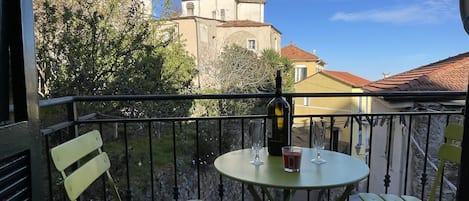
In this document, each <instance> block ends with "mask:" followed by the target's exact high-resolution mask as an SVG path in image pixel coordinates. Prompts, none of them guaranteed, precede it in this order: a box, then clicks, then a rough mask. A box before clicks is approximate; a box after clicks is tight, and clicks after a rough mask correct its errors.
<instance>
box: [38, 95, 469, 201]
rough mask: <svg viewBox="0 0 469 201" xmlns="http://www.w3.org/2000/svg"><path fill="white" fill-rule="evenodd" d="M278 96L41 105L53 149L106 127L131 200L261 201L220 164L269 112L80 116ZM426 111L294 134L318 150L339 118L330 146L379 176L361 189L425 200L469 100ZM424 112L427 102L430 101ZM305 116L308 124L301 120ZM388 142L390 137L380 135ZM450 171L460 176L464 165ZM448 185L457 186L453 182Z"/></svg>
mask: <svg viewBox="0 0 469 201" xmlns="http://www.w3.org/2000/svg"><path fill="white" fill-rule="evenodd" d="M284 96H285V97H286V98H287V100H288V101H289V102H290V103H293V102H294V101H293V100H294V99H296V98H303V97H309V98H311V99H312V100H316V99H319V98H332V99H334V98H344V97H345V98H354V97H372V98H374V99H380V100H387V101H391V102H392V101H396V100H400V101H403V100H417V101H418V102H420V103H422V102H428V101H433V102H435V101H449V100H464V98H465V93H464V92H398V93H294V94H293V93H292V94H284ZM272 97H273V94H230V95H228V94H221V95H219V94H211V95H139V96H132V95H125V96H78V97H64V98H59V99H52V100H46V101H42V102H41V103H40V106H41V112H42V111H45V112H44V114H46V115H47V116H48V117H47V118H46V117H44V119H47V121H50V122H53V123H50V124H49V125H43V129H42V130H41V132H42V134H43V136H44V146H45V150H49V149H50V148H51V147H53V146H55V145H57V144H60V143H62V142H64V141H66V140H67V139H70V138H73V137H75V136H76V135H79V134H80V133H84V132H86V131H88V130H91V129H98V130H100V131H101V133H102V135H103V139H104V149H105V150H106V151H107V152H108V153H109V154H110V158H111V168H112V169H111V173H112V174H113V176H114V177H115V178H116V180H117V183H118V185H119V189H120V191H121V193H122V195H123V196H122V197H124V198H126V199H127V200H187V199H189V198H202V199H204V200H251V197H250V195H249V194H248V193H246V192H247V191H246V189H245V186H244V185H242V184H240V183H238V182H234V181H231V180H229V179H226V178H223V177H222V176H221V175H219V174H218V173H217V172H216V171H215V170H214V168H213V165H212V163H213V160H214V159H215V158H216V157H217V156H219V155H221V154H223V153H226V152H228V151H231V150H235V149H240V148H245V147H248V146H249V140H247V138H246V135H247V121H248V120H249V119H253V118H266V115H265V113H264V114H262V113H261V114H250V115H234V116H233V115H230V116H207V117H190V116H184V117H164V116H161V117H146V118H125V117H118V116H109V115H105V114H102V113H101V112H100V111H94V113H90V114H88V113H86V114H80V112H81V109H80V107H82V106H83V105H85V104H96V103H98V104H99V103H103V102H126V101H141V102H158V101H181V100H248V99H261V100H264V101H266V100H267V99H270V98H272ZM370 103H371V102H370ZM426 107H427V110H422V111H409V110H407V111H379V112H373V111H372V110H371V109H370V110H368V111H363V110H358V111H355V112H350V113H348V112H345V113H344V112H342V113H337V112H334V113H330V112H327V113H314V114H312V113H311V114H295V115H293V116H292V118H293V122H295V124H294V125H293V131H292V136H291V139H292V144H295V145H299V146H307V147H311V143H310V139H311V135H312V133H311V130H310V129H309V125H310V124H309V123H310V122H311V121H313V120H314V119H317V118H322V119H324V120H326V121H327V122H329V123H330V127H329V128H330V130H329V132H328V135H327V138H328V142H329V143H328V146H327V147H328V149H331V150H335V151H340V152H344V153H347V154H351V155H354V156H355V157H358V158H361V159H362V160H364V161H365V162H366V163H367V164H368V165H369V167H370V176H369V177H368V179H367V180H365V181H363V182H361V183H360V184H359V185H357V189H356V192H365V191H372V192H378V193H379V192H386V193H388V192H389V193H398V194H413V195H416V196H418V197H424V196H425V195H426V194H427V193H428V191H429V190H428V189H429V188H430V184H431V183H430V184H429V180H431V179H432V178H433V176H430V175H432V174H433V173H432V172H433V171H432V168H430V167H432V165H431V164H434V163H435V161H436V158H435V155H434V151H435V150H434V147H432V146H433V145H434V144H435V143H437V141H438V140H441V139H440V138H441V137H435V136H437V135H438V133H441V127H442V126H441V125H446V124H448V123H459V121H460V120H461V119H462V115H463V113H462V106H451V109H450V110H446V111H443V110H444V109H443V110H434V109H435V108H430V107H429V106H426ZM50 108H54V109H50ZM370 108H371V107H370ZM423 108H425V107H420V109H423ZM58 111H63V112H58ZM48 112H49V113H48ZM51 112H52V114H51ZM51 115H52V116H53V117H51ZM299 119H301V121H295V120H299ZM435 122H436V123H435ZM461 122H462V121H461ZM379 138H382V139H385V140H384V141H380V140H377V139H379ZM433 138H435V139H433ZM436 138H438V139H436ZM422 142H423V143H422ZM396 146H399V147H396ZM47 156H48V154H47ZM398 156H399V157H398ZM47 160H48V161H49V163H48V178H49V180H48V184H49V185H48V191H49V196H50V200H63V199H64V194H63V192H64V191H63V189H62V185H61V181H60V179H58V178H59V177H58V175H57V172H56V171H55V169H54V168H53V165H52V163H50V159H49V158H47ZM420 163H422V164H420ZM421 166H423V167H421ZM419 168H420V169H419ZM448 172H449V173H450V174H454V173H453V172H454V171H453V172H451V170H449V171H448ZM416 179H418V181H419V182H418V183H417V184H416V182H414V181H415V180H416ZM456 179H457V175H456V176H455V175H448V176H447V177H445V179H444V180H443V181H441V182H442V183H443V184H445V185H444V186H445V187H444V188H442V190H440V195H441V196H440V200H443V199H444V198H445V196H452V191H453V190H454V187H452V186H451V183H452V182H454V181H455V180H456ZM447 184H449V186H450V187H447V186H448V185H447ZM94 185H98V186H102V187H100V188H92V189H99V190H91V191H89V192H87V194H86V195H85V196H86V197H87V198H89V199H94V200H107V199H108V198H107V191H106V185H105V181H104V180H103V181H102V182H98V183H96V184H94ZM448 189H449V190H448ZM339 190H341V189H339ZM335 192H336V190H334V189H332V190H330V191H327V193H324V192H321V193H318V192H308V193H307V197H308V200H309V197H312V196H321V195H324V196H326V197H327V198H328V199H329V200H334V196H335V194H336V193H335ZM240 195H241V196H240Z"/></svg>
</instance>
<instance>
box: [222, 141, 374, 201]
mask: <svg viewBox="0 0 469 201" xmlns="http://www.w3.org/2000/svg"><path fill="white" fill-rule="evenodd" d="M302 149H303V150H302V156H301V168H300V172H295V173H290V172H285V171H283V160H282V157H281V156H269V154H268V153H267V149H266V148H263V149H262V150H261V151H260V158H261V160H263V161H264V165H260V166H255V165H252V164H250V163H249V161H251V160H252V159H253V158H254V151H253V150H251V149H242V150H236V151H231V152H228V153H225V154H223V155H221V156H219V157H217V159H215V162H214V165H215V169H216V170H217V171H218V172H219V173H220V174H222V175H223V176H225V177H228V178H230V179H233V180H236V181H240V182H243V183H246V184H248V185H249V186H251V189H250V191H251V190H253V189H252V186H253V185H255V186H260V187H261V188H264V189H265V188H266V187H272V188H281V189H289V190H300V189H304V190H314V189H327V188H334V187H343V186H347V189H346V192H344V194H343V196H342V197H344V198H346V197H347V196H348V194H349V193H350V191H351V190H352V189H353V185H354V184H355V183H358V182H359V181H361V180H363V179H364V178H366V177H367V176H368V174H369V168H368V166H367V165H366V164H365V163H364V162H363V161H361V160H358V159H356V158H353V157H351V156H349V155H346V154H342V153H338V152H333V151H327V150H323V151H321V157H322V158H324V159H325V160H326V161H327V163H324V164H319V165H318V164H315V163H312V162H311V159H312V158H314V157H315V155H316V151H315V150H314V149H311V148H302ZM249 186H248V187H249ZM349 188H350V189H349ZM251 193H253V192H251ZM253 196H255V195H253Z"/></svg>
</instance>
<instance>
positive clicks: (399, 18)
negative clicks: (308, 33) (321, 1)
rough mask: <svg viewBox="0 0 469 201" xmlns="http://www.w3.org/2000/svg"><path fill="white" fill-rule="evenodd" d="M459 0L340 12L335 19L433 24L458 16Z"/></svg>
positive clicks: (426, 1) (426, 0) (420, 1)
mask: <svg viewBox="0 0 469 201" xmlns="http://www.w3.org/2000/svg"><path fill="white" fill-rule="evenodd" d="M457 6H458V2H457V0H419V1H416V2H415V1H414V3H413V4H409V5H407V6H400V7H395V8H385V9H373V10H366V11H358V12H338V13H335V14H334V15H333V16H332V17H331V18H330V19H331V20H333V21H371V22H379V23H396V24H416V23H418V24H429V23H430V24H433V23H442V22H444V21H445V20H448V19H452V18H457V17H458V14H459V10H458V7H457Z"/></svg>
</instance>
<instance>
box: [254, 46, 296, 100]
mask: <svg viewBox="0 0 469 201" xmlns="http://www.w3.org/2000/svg"><path fill="white" fill-rule="evenodd" d="M261 60H262V61H263V62H264V63H266V64H267V65H268V66H271V67H272V68H274V69H275V71H277V70H280V71H281V72H282V81H283V83H282V89H283V91H284V92H292V91H293V84H294V77H293V76H294V68H293V63H292V61H290V59H288V58H287V57H282V56H280V54H279V53H278V52H276V51H275V50H272V49H266V50H264V51H262V56H261ZM270 76H271V78H270V79H271V80H275V76H276V74H275V73H274V74H271V75H270ZM270 84H271V85H270V86H271V87H270V88H269V90H268V91H269V92H273V91H275V81H272V82H270Z"/></svg>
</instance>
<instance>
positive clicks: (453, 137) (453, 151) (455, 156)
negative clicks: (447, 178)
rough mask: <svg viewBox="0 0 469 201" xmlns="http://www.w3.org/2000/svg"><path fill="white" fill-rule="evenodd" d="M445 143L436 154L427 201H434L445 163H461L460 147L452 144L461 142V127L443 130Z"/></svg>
mask: <svg viewBox="0 0 469 201" xmlns="http://www.w3.org/2000/svg"><path fill="white" fill-rule="evenodd" d="M445 137H446V142H445V143H444V144H442V145H441V147H440V150H439V152H438V156H439V158H440V163H439V164H438V171H437V172H436V176H435V180H434V181H433V185H432V190H431V191H430V196H429V199H428V200H429V201H433V200H435V192H436V189H437V186H438V184H439V183H440V182H439V181H441V177H442V176H443V168H444V166H445V163H446V162H452V163H456V164H459V163H460V161H461V147H460V146H459V145H455V144H454V142H455V141H458V142H461V141H462V137H463V127H462V126H460V125H455V124H450V125H448V127H446V129H445ZM359 197H360V198H361V199H362V200H363V201H421V200H420V199H419V198H416V197H413V196H408V195H401V196H397V195H392V194H379V195H378V194H374V193H360V194H359Z"/></svg>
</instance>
